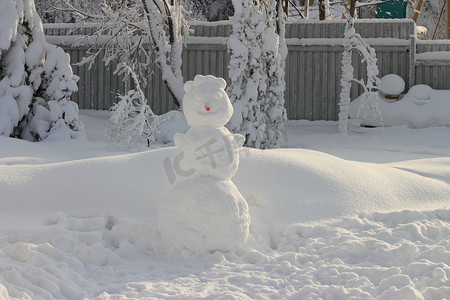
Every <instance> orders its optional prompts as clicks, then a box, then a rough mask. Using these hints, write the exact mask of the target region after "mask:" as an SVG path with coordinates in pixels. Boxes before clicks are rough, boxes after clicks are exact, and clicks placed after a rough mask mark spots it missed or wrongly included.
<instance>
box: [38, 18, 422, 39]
mask: <svg viewBox="0 0 450 300" xmlns="http://www.w3.org/2000/svg"><path fill="white" fill-rule="evenodd" d="M74 25H75V24H44V31H45V34H46V35H48V36H66V35H89V34H92V33H93V32H94V31H95V28H96V26H97V24H84V25H76V26H75V27H73V26H74ZM190 27H191V29H192V30H193V32H192V33H191V36H195V37H228V36H230V32H231V27H232V25H231V22H230V21H219V22H191V23H190ZM344 27H345V20H326V21H320V22H319V21H317V20H297V21H289V22H287V24H286V38H342V37H343V36H344ZM355 28H356V31H357V32H358V33H359V34H361V36H362V37H363V38H397V39H409V38H410V35H413V34H414V22H413V21H412V20H410V19H402V20H382V21H380V20H374V19H370V20H356V21H355Z"/></svg>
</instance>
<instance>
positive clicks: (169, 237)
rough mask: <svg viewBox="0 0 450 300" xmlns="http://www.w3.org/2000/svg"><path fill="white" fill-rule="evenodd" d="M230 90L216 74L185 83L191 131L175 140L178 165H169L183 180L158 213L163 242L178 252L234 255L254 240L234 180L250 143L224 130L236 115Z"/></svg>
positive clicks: (167, 169)
mask: <svg viewBox="0 0 450 300" xmlns="http://www.w3.org/2000/svg"><path fill="white" fill-rule="evenodd" d="M225 87H226V81H225V79H223V78H217V77H214V76H212V75H207V76H203V75H197V76H195V78H194V80H193V81H188V82H186V83H185V84H184V90H185V92H186V94H185V96H184V98H183V113H184V115H185V116H186V121H187V123H188V124H189V126H190V128H189V130H188V131H187V132H186V133H177V134H176V135H175V137H174V142H175V146H176V147H177V155H176V157H175V158H174V160H173V162H172V161H171V160H170V159H169V160H167V159H166V160H164V166H165V167H166V168H165V170H166V172H167V171H169V172H168V174H171V175H172V176H173V177H176V176H177V175H178V176H183V177H182V178H181V179H180V180H178V182H177V183H175V185H174V186H173V187H172V188H171V189H170V190H169V192H168V194H167V196H166V197H165V198H164V200H163V201H162V202H161V204H160V205H159V209H158V229H159V232H160V233H161V237H162V238H163V239H164V240H165V241H167V242H168V244H170V245H172V246H175V247H176V248H178V249H183V248H186V249H189V250H193V251H197V252H207V251H217V250H222V251H230V250H234V249H235V248H236V246H241V245H242V244H244V243H245V242H246V241H247V238H248V235H249V227H250V214H249V212H248V204H247V201H245V199H244V197H242V195H241V193H239V190H238V189H237V188H236V186H235V185H234V183H233V182H232V181H231V180H230V179H231V178H232V177H233V176H234V175H235V174H236V171H237V170H238V164H239V151H240V150H241V149H242V145H243V144H244V140H245V138H244V136H243V135H240V134H231V133H230V132H229V131H228V129H226V128H225V127H224V126H225V124H226V123H227V122H228V121H229V120H230V118H231V116H232V115H233V106H232V105H231V102H230V99H229V98H228V95H227V93H226V92H225ZM174 179H175V178H174Z"/></svg>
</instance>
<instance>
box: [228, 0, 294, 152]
mask: <svg viewBox="0 0 450 300" xmlns="http://www.w3.org/2000/svg"><path fill="white" fill-rule="evenodd" d="M233 4H234V8H235V15H234V17H233V30H232V34H231V36H230V39H229V42H228V47H229V51H230V54H231V58H230V65H229V75H230V80H231V84H230V85H229V88H228V90H227V91H228V94H229V95H230V100H231V102H232V104H233V108H234V114H233V116H232V118H231V120H230V122H229V123H228V125H227V127H228V128H229V129H230V130H231V131H233V132H237V133H240V134H242V135H244V136H245V138H246V143H245V144H246V145H247V146H250V147H255V148H261V149H265V148H274V147H277V146H278V145H279V142H280V138H281V137H282V135H283V132H284V127H285V124H286V119H287V116H286V109H285V108H284V89H285V82H284V65H285V62H284V59H285V57H286V53H287V51H286V46H285V44H284V31H282V30H280V33H277V30H276V29H277V15H276V14H275V12H276V8H275V5H276V3H275V1H261V2H260V3H255V2H254V1H250V0H245V1H237V0H236V1H234V3H233ZM280 12H281V10H280V11H279V12H278V13H280ZM279 18H283V17H282V15H279ZM280 25H281V27H283V28H284V22H283V21H281V22H279V24H278V26H280ZM280 36H281V38H280Z"/></svg>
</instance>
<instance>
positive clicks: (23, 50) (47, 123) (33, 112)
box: [0, 0, 85, 141]
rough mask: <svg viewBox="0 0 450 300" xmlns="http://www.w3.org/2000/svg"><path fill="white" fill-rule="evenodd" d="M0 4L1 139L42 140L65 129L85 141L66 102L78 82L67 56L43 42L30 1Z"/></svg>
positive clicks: (75, 109)
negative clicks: (6, 137) (5, 137)
mask: <svg viewBox="0 0 450 300" xmlns="http://www.w3.org/2000/svg"><path fill="white" fill-rule="evenodd" d="M0 6H3V7H0V8H1V9H0V31H1V35H0V36H1V37H2V38H1V39H0V60H1V61H0V66H1V67H0V135H4V136H10V137H16V138H23V139H26V140H29V141H40V140H43V139H45V138H47V137H48V136H49V134H52V133H53V132H55V130H56V129H57V128H66V129H67V130H68V131H70V134H68V135H66V137H67V138H81V137H85V134H84V128H83V125H82V123H81V122H80V121H79V120H78V107H77V105H76V104H75V103H73V102H72V101H70V100H69V99H68V98H69V97H70V94H71V92H72V91H76V90H77V85H76V80H77V79H78V78H77V77H76V76H74V75H73V73H72V69H71V67H70V64H69V60H70V58H69V57H68V55H67V54H65V53H64V51H63V50H62V49H61V48H58V47H56V46H54V45H51V44H49V43H47V42H46V40H45V36H44V31H43V28H42V22H41V19H40V17H39V15H38V14H37V12H36V8H35V5H34V1H33V0H17V1H11V0H5V1H2V2H1V3H0ZM52 101H53V102H52ZM55 103H58V104H59V105H60V106H62V107H61V108H60V107H58V106H56V105H55ZM59 131H61V130H59Z"/></svg>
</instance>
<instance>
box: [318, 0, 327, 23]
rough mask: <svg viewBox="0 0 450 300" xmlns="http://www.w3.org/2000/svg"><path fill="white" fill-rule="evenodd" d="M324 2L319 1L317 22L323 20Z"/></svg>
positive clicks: (323, 0) (322, 0)
mask: <svg viewBox="0 0 450 300" xmlns="http://www.w3.org/2000/svg"><path fill="white" fill-rule="evenodd" d="M325 17H326V16H325V0H319V20H325Z"/></svg>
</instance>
